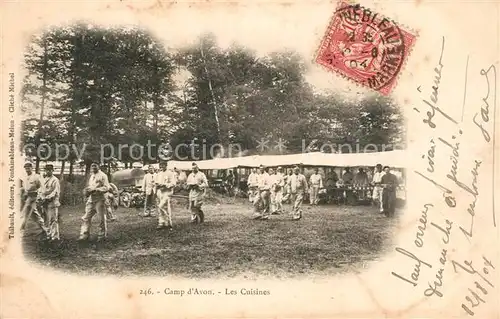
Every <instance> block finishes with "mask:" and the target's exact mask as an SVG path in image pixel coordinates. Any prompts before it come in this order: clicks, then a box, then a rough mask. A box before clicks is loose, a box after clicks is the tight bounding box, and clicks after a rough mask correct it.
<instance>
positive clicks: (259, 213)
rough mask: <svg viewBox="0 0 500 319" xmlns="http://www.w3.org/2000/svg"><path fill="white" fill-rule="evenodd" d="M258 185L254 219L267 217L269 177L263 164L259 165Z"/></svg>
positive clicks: (270, 182)
mask: <svg viewBox="0 0 500 319" xmlns="http://www.w3.org/2000/svg"><path fill="white" fill-rule="evenodd" d="M259 170H260V175H259V185H258V192H259V193H258V195H257V199H256V200H255V201H254V211H255V213H254V216H253V218H254V219H262V220H267V219H269V205H270V197H271V196H270V191H271V184H272V181H271V177H270V176H269V174H268V173H267V172H266V171H265V169H264V166H262V165H261V166H260V168H259Z"/></svg>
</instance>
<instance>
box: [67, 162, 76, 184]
mask: <svg viewBox="0 0 500 319" xmlns="http://www.w3.org/2000/svg"><path fill="white" fill-rule="evenodd" d="M74 166H75V161H74V160H71V161H70V162H69V177H68V180H69V181H70V182H71V181H73V170H74Z"/></svg>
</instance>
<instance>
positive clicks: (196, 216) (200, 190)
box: [186, 163, 208, 223]
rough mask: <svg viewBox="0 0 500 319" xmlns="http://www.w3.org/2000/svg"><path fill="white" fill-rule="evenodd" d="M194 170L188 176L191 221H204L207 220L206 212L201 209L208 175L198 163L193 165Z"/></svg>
mask: <svg viewBox="0 0 500 319" xmlns="http://www.w3.org/2000/svg"><path fill="white" fill-rule="evenodd" d="M192 167H193V170H192V172H191V173H190V174H189V176H188V178H187V182H186V184H187V186H188V187H189V208H190V210H191V214H192V215H191V222H193V223H195V222H199V223H203V222H204V221H205V214H204V213H203V210H201V206H202V205H203V199H204V197H205V191H206V188H207V187H208V180H207V177H206V176H205V174H204V173H203V172H201V171H200V170H199V168H198V165H196V163H193V165H192Z"/></svg>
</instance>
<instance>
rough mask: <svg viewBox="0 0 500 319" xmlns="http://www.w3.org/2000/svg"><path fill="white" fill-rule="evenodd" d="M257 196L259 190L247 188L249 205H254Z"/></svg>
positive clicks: (252, 187)
mask: <svg viewBox="0 0 500 319" xmlns="http://www.w3.org/2000/svg"><path fill="white" fill-rule="evenodd" d="M257 196H259V190H258V189H257V187H255V186H249V187H248V200H249V201H250V203H252V204H253V203H255V201H256V200H257Z"/></svg>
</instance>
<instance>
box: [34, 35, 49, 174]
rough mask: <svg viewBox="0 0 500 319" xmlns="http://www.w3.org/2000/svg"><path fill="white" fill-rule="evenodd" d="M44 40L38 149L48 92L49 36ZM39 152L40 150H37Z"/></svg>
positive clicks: (43, 37)
mask: <svg viewBox="0 0 500 319" xmlns="http://www.w3.org/2000/svg"><path fill="white" fill-rule="evenodd" d="M42 41H43V67H42V101H41V103H40V120H39V121H38V134H37V139H36V144H37V145H36V149H37V150H38V146H39V145H40V140H41V137H42V136H41V133H42V127H43V115H44V114H43V112H44V111H45V98H46V93H47V65H48V63H47V59H48V58H47V37H46V36H45V35H43V36H42ZM37 152H38V151H37ZM35 172H40V158H39V157H38V154H37V156H36V162H35Z"/></svg>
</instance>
